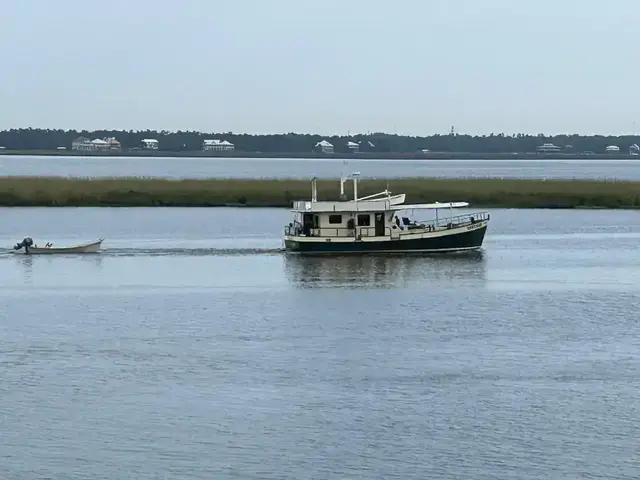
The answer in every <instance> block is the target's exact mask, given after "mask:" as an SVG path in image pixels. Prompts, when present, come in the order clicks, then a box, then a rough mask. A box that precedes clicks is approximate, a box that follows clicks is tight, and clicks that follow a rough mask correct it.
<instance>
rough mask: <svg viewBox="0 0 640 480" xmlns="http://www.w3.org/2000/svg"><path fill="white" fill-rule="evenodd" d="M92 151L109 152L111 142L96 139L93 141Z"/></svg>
mask: <svg viewBox="0 0 640 480" xmlns="http://www.w3.org/2000/svg"><path fill="white" fill-rule="evenodd" d="M91 147H92V148H91V150H109V142H107V141H106V140H102V139H100V138H96V139H93V140H91Z"/></svg>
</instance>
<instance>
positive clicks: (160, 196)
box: [0, 177, 640, 209]
mask: <svg viewBox="0 0 640 480" xmlns="http://www.w3.org/2000/svg"><path fill="white" fill-rule="evenodd" d="M386 186H387V181H386V180H367V179H363V180H361V182H360V184H359V192H358V193H359V196H364V195H368V194H371V193H375V192H378V191H381V190H384V189H385V188H386ZM345 188H346V191H347V193H348V194H350V193H351V190H350V189H351V185H350V183H349V184H346V185H345ZM389 188H390V190H392V191H393V192H394V193H406V194H407V203H420V202H434V201H440V202H448V201H467V202H469V203H470V204H471V205H472V206H473V207H495V208H624V209H633V208H640V182H622V181H616V182H610V181H609V182H605V181H596V180H519V179H518V180H501V179H478V180H475V179H473V180H458V179H431V178H403V179H391V180H389ZM338 195H339V182H338V180H337V179H336V180H318V199H319V200H337V199H338ZM309 197H310V182H309V181H308V180H289V179H285V180H276V179H273V180H272V179H250V180H244V179H233V180H227V179H202V180H169V179H156V178H122V177H120V178H96V179H93V178H64V177H0V206H2V207H43V206H46V207H49V206H50V207H100V206H106V207H151V206H163V207H221V206H246V207H280V208H286V207H290V206H291V202H292V201H294V200H302V199H308V198H309Z"/></svg>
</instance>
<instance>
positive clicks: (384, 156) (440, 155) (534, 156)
mask: <svg viewBox="0 0 640 480" xmlns="http://www.w3.org/2000/svg"><path fill="white" fill-rule="evenodd" d="M4 155H6V156H33V157H63V156H64V157H103V158H104V157H154V158H211V159H216V158H217V159H221V158H225V159H233V158H251V159H265V160H268V159H277V158H295V159H301V160H304V159H336V160H337V159H341V160H343V159H350V160H638V161H640V157H639V156H638V155H631V154H628V153H592V154H584V153H537V152H518V153H515V152H514V153H512V152H508V153H505V152H501V153H474V152H428V153H421V152H408V153H407V152H405V153H398V152H395V153H394V152H362V153H357V154H353V153H334V154H325V153H318V152H243V151H235V152H202V151H181V152H172V151H165V150H140V151H125V150H122V151H104V152H101V151H93V152H91V151H81V152H80V151H77V150H0V158H1V157H2V156H4Z"/></svg>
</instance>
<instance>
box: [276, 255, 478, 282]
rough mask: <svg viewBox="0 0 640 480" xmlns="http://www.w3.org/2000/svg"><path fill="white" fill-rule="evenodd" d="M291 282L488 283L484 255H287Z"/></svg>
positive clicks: (287, 270)
mask: <svg viewBox="0 0 640 480" xmlns="http://www.w3.org/2000/svg"><path fill="white" fill-rule="evenodd" d="M284 261H285V271H286V274H287V278H288V280H289V281H290V282H291V283H293V284H294V285H295V286H297V287H300V288H332V287H344V288H398V287H402V286H405V285H407V284H417V283H424V284H425V285H429V284H431V285H433V283H434V282H440V283H443V282H444V283H450V282H454V283H458V284H460V283H464V282H468V281H475V282H477V281H484V280H485V278H486V258H485V254H484V252H482V251H476V252H465V253H456V254H447V255H443V254H441V253H440V254H435V255H425V254H399V253H398V254H380V255H376V254H372V255H366V256H360V255H357V256H354V255H331V256H315V255H314V256H306V255H286V256H285V259H284Z"/></svg>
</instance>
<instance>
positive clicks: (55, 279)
mask: <svg viewBox="0 0 640 480" xmlns="http://www.w3.org/2000/svg"><path fill="white" fill-rule="evenodd" d="M4 260H5V261H6V262H8V263H10V264H11V263H12V264H13V268H8V267H7V266H5V268H4V273H5V278H4V279H3V280H5V281H6V280H7V279H8V278H7V276H8V277H9V279H10V278H11V277H14V278H13V279H12V280H13V282H14V283H13V286H19V285H18V284H16V283H15V282H20V280H22V283H23V284H24V285H34V282H37V281H38V280H44V279H48V280H49V281H48V282H47V283H50V284H53V285H56V284H58V283H65V282H64V279H65V278H68V277H69V276H73V277H75V278H76V279H77V280H78V281H80V282H82V281H83V280H82V279H86V276H87V275H89V276H93V275H96V274H99V273H100V270H101V269H102V263H103V259H102V258H101V256H100V255H37V256H34V255H16V254H14V255H11V257H6V258H5V259H4ZM3 283H4V282H3Z"/></svg>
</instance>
